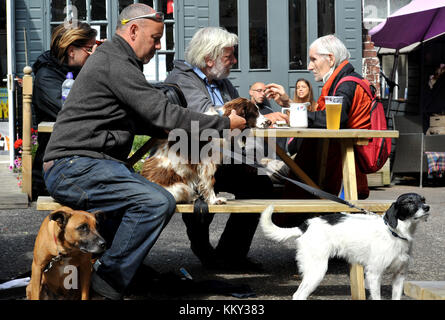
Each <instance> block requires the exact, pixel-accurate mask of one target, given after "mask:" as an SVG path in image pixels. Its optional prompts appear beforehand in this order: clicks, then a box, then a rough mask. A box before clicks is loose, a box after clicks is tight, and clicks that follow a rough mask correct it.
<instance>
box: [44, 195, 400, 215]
mask: <svg viewBox="0 0 445 320" xmlns="http://www.w3.org/2000/svg"><path fill="white" fill-rule="evenodd" d="M351 203H353V204H354V205H357V206H358V207H361V208H364V209H366V210H369V211H373V212H375V213H378V214H382V213H384V212H385V211H386V210H387V209H388V208H389V207H390V206H391V203H392V201H390V200H351ZM269 204H272V205H273V206H274V212H285V213H303V212H306V213H329V212H359V210H357V209H355V208H350V207H348V206H346V205H344V204H340V203H337V202H334V201H331V200H281V199H270V200H267V199H258V200H256V199H248V200H229V201H228V202H227V203H226V204H220V205H210V206H209V212H211V213H232V212H235V213H240V212H246V213H261V212H262V211H263V210H264V209H265V208H266V207H267V206H268V205H269ZM61 206H62V205H61V204H60V203H58V202H56V201H55V200H54V199H53V198H52V197H44V196H40V197H39V198H38V199H37V210H51V211H52V210H56V209H58V208H60V207H61ZM176 212H178V213H193V204H178V205H176Z"/></svg>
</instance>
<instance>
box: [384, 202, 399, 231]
mask: <svg viewBox="0 0 445 320" xmlns="http://www.w3.org/2000/svg"><path fill="white" fill-rule="evenodd" d="M397 211H398V206H397V203H396V202H393V203H392V204H391V207H389V209H388V210H387V211H386V213H385V215H384V216H383V220H385V222H387V223H388V224H389V226H390V227H391V228H393V229H395V228H396V227H397Z"/></svg>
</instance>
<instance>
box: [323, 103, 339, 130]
mask: <svg viewBox="0 0 445 320" xmlns="http://www.w3.org/2000/svg"><path fill="white" fill-rule="evenodd" d="M324 101H325V105H326V128H327V129H329V130H338V129H340V117H341V105H342V103H343V97H336V96H325V97H324Z"/></svg>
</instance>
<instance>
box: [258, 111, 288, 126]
mask: <svg viewBox="0 0 445 320" xmlns="http://www.w3.org/2000/svg"><path fill="white" fill-rule="evenodd" d="M264 117H265V118H267V119H269V120H270V121H272V124H274V123H275V122H277V121H286V123H289V116H288V115H287V114H284V113H281V112H272V113H268V114H265V115H264Z"/></svg>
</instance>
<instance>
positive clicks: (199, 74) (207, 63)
mask: <svg viewBox="0 0 445 320" xmlns="http://www.w3.org/2000/svg"><path fill="white" fill-rule="evenodd" d="M237 45H238V36H237V35H236V34H233V33H230V32H228V31H227V30H225V29H223V28H219V27H206V28H202V29H199V30H198V31H197V32H196V33H195V35H194V36H193V38H192V40H191V41H190V43H189V45H188V47H187V48H186V50H185V61H182V60H176V61H174V68H173V70H172V71H171V72H170V73H169V75H168V77H167V79H165V82H166V83H173V84H176V85H178V86H179V87H180V89H181V90H182V92H183V93H184V96H185V98H186V100H187V108H188V109H191V110H193V111H197V112H202V113H204V112H207V111H212V110H213V108H214V109H215V110H216V111H218V108H219V107H221V106H223V105H224V103H226V102H228V101H230V100H233V99H235V98H238V97H239V94H238V91H237V90H236V89H235V87H234V86H233V85H232V83H231V82H230V80H229V79H227V77H228V76H229V74H230V69H231V68H232V66H233V65H234V64H236V62H237V60H236V57H235V54H234V53H235V47H236V46H237ZM215 181H216V183H215V188H214V189H215V192H219V191H222V192H230V193H232V194H234V195H235V197H236V199H261V198H263V199H268V198H270V197H271V195H272V192H273V184H272V181H271V180H270V179H269V177H268V176H265V175H258V174H257V172H256V171H254V170H252V169H251V168H247V167H246V165H242V164H228V165H221V166H219V168H218V170H217V172H216V175H215ZM182 219H183V220H184V223H185V225H186V227H187V235H188V237H189V239H190V246H191V249H192V251H193V253H194V254H195V255H196V256H197V257H198V258H199V259H200V260H201V263H202V265H203V266H204V267H206V268H209V269H224V270H237V271H238V270H246V269H248V270H255V269H256V270H258V269H259V267H260V264H259V263H255V262H253V261H251V260H249V259H247V254H248V252H249V248H250V244H251V242H252V238H253V236H254V234H255V230H256V227H257V225H258V221H259V215H257V214H252V213H235V214H231V215H230V217H229V219H228V221H227V224H226V227H225V229H224V232H223V234H222V235H221V238H220V240H219V242H218V245H217V246H216V248H213V246H212V245H211V244H210V241H209V226H210V223H211V222H212V219H213V214H207V215H205V216H204V218H203V217H201V215H197V214H183V216H182Z"/></svg>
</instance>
